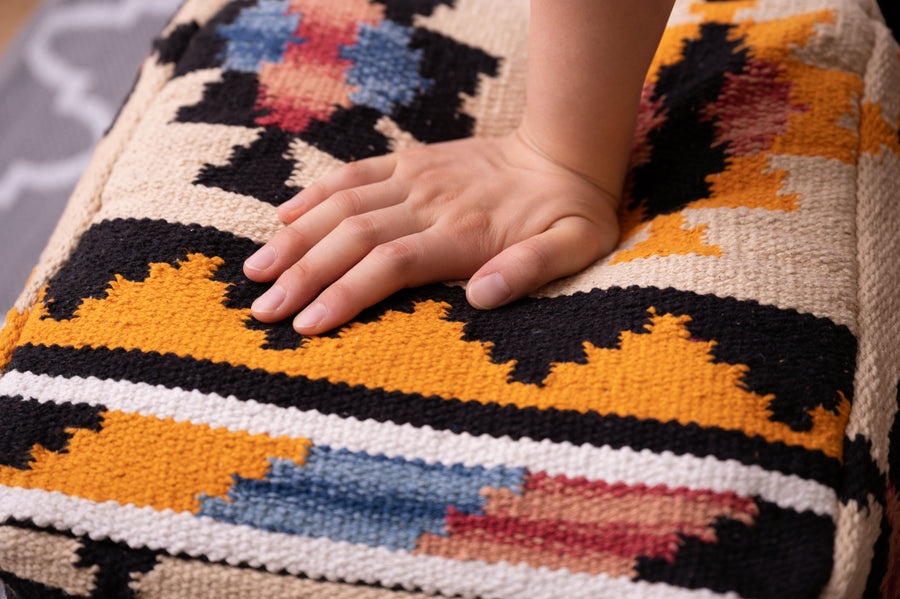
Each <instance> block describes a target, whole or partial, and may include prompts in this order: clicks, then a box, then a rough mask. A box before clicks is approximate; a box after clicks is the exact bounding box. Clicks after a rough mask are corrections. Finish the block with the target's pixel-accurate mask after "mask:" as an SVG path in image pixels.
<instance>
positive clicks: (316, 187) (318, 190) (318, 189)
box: [307, 179, 328, 198]
mask: <svg viewBox="0 0 900 599" xmlns="http://www.w3.org/2000/svg"><path fill="white" fill-rule="evenodd" d="M307 189H309V190H310V191H312V192H313V193H315V194H316V195H318V196H319V197H320V198H327V197H328V186H327V185H325V182H324V181H322V179H317V180H315V181H313V182H312V183H310V184H309V187H307Z"/></svg>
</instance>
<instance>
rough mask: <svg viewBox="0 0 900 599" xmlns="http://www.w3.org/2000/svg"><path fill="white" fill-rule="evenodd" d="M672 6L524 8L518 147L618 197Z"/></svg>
mask: <svg viewBox="0 0 900 599" xmlns="http://www.w3.org/2000/svg"><path fill="white" fill-rule="evenodd" d="M673 3H674V0H532V2H531V24H530V31H529V49H528V87H527V99H526V111H525V119H524V121H523V123H522V126H521V127H520V132H521V133H522V135H523V137H525V138H526V141H527V142H528V143H530V144H532V145H534V146H536V147H537V149H539V150H540V151H542V152H543V153H545V154H547V155H548V156H549V157H550V158H552V159H553V160H555V161H557V162H559V163H561V164H563V165H565V166H566V167H568V168H570V169H571V170H573V171H576V172H577V173H579V174H581V175H583V176H585V177H586V178H588V179H590V180H591V181H592V182H594V183H595V184H596V185H597V186H599V187H600V188H601V189H603V190H604V191H606V192H607V193H609V194H612V195H613V196H616V197H618V196H619V195H620V193H621V188H622V184H623V181H624V177H625V173H626V169H627V167H628V157H629V153H630V150H631V140H632V136H633V132H634V124H635V119H636V118H637V110H638V104H639V100H640V93H641V87H642V85H643V81H644V77H645V75H646V72H647V68H648V67H649V65H650V61H651V59H652V58H653V54H654V52H655V51H656V48H657V45H658V44H659V39H660V37H661V36H662V32H663V29H664V28H665V24H666V21H667V19H668V16H669V12H670V11H671V9H672V4H673Z"/></svg>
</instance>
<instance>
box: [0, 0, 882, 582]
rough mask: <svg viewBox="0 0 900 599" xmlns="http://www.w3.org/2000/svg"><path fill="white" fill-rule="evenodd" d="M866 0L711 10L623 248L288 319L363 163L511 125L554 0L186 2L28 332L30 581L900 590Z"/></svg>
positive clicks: (101, 151)
mask: <svg viewBox="0 0 900 599" xmlns="http://www.w3.org/2000/svg"><path fill="white" fill-rule="evenodd" d="M865 7H866V5H865V4H864V3H862V2H860V3H857V2H856V1H855V0H821V1H820V2H816V3H815V4H814V5H798V4H788V3H781V2H773V1H770V0H732V1H726V2H695V1H692V0H684V1H681V2H678V3H677V4H676V6H675V9H674V12H673V14H672V17H671V19H670V22H669V25H668V27H667V29H666V32H665V34H664V36H663V40H662V42H661V44H660V47H659V49H658V51H657V54H656V56H655V58H654V61H653V65H652V67H651V69H650V72H649V74H648V76H647V79H646V82H645V86H644V92H643V95H642V98H641V108H640V115H639V120H638V125H637V128H636V132H635V138H634V145H633V152H632V164H631V169H630V174H629V177H628V180H627V183H626V188H625V193H624V198H623V201H622V202H621V206H620V211H619V218H620V224H621V228H622V231H623V234H622V238H621V240H620V243H619V245H618V246H617V247H616V249H615V250H614V251H613V253H612V254H610V255H609V256H607V257H606V258H603V259H601V260H599V261H598V262H596V263H595V264H593V265H591V266H589V267H588V268H586V269H585V270H583V271H582V272H580V273H577V274H575V275H572V276H570V277H567V278H565V279H562V280H560V281H556V282H554V283H551V284H549V285H547V286H546V287H544V288H542V289H540V290H539V291H537V292H536V293H534V294H532V295H531V296H529V297H526V298H523V299H521V300H518V301H516V302H514V303H512V304H510V305H508V306H505V307H503V308H500V309H497V310H491V311H479V310H475V309H474V308H472V307H471V306H470V305H469V304H468V303H467V302H466V300H465V292H464V289H463V288H462V287H461V286H460V284H459V283H452V282H448V283H441V284H432V285H427V286H423V287H418V288H413V289H406V290H403V291H401V292H398V293H396V294H394V295H393V296H391V297H389V298H387V299H385V300H384V301H382V302H380V303H379V304H377V305H375V306H373V307H372V308H370V309H367V310H366V311H364V312H363V313H361V314H360V315H359V316H358V317H357V318H356V319H354V320H353V321H352V322H350V323H348V324H346V325H344V326H342V327H340V328H338V329H336V330H334V331H331V332H329V333H327V334H323V335H319V336H315V337H305V336H300V335H297V334H296V333H294V331H293V330H292V328H291V326H290V323H289V322H280V323H273V324H267V323H260V322H257V321H255V320H253V318H252V317H251V315H250V305H251V303H252V301H253V299H255V298H256V297H258V295H259V294H260V293H261V291H262V290H263V289H264V286H262V285H260V284H257V283H253V282H251V281H249V280H247V279H246V278H245V277H244V276H243V274H242V270H241V266H242V263H243V261H244V260H245V259H246V257H247V256H249V255H251V254H252V253H253V252H254V251H256V249H258V248H259V247H260V246H261V245H262V244H263V243H265V242H266V241H267V240H268V239H269V238H270V237H271V236H272V235H273V234H274V233H275V232H276V231H277V230H278V228H279V226H280V225H279V222H278V220H277V218H276V216H275V208H276V206H278V205H279V204H280V203H282V202H283V201H285V200H287V199H288V198H290V197H291V196H292V195H293V194H294V193H296V192H297V191H298V190H300V189H302V188H303V187H305V186H306V185H308V184H309V183H310V182H312V181H314V180H315V179H316V178H317V177H319V176H321V175H322V174H323V173H325V172H328V171H329V170H330V169H331V168H334V167H335V166H338V165H340V164H343V163H345V162H348V161H352V160H356V159H359V158H363V157H366V156H374V155H379V154H383V153H386V152H390V151H392V150H396V149H401V148H404V147H408V146H411V145H415V144H419V143H430V142H436V141H442V140H449V139H455V138H460V137H465V136H469V135H481V134H487V133H491V134H498V133H503V132H505V131H507V130H508V129H509V127H510V126H515V124H516V122H517V119H518V116H519V115H521V111H522V100H523V98H522V90H523V83H524V73H525V70H524V65H525V62H524V61H525V55H524V53H523V52H522V48H523V47H524V41H525V39H526V36H527V18H528V6H527V3H525V2H518V1H517V2H503V3H492V2H486V1H484V0H421V1H399V0H373V1H371V2H370V1H367V0H341V1H339V2H334V1H328V2H326V1H325V0H188V1H187V2H186V3H185V5H184V6H183V7H182V9H181V11H180V12H179V13H178V14H177V15H176V16H175V17H174V18H173V21H172V22H171V23H170V25H169V26H168V27H167V28H166V30H165V31H164V32H163V34H162V35H161V36H160V37H159V39H158V40H157V41H156V42H155V43H154V46H153V51H152V53H151V54H150V55H149V56H148V58H147V59H146V60H145V62H144V64H143V65H142V68H141V71H140V74H139V77H138V80H137V82H136V84H135V88H134V90H133V92H132V93H131V95H130V97H129V98H128V100H127V101H126V103H125V104H124V106H123V108H122V110H121V112H120V114H119V116H118V117H117V119H116V121H115V123H114V124H113V126H112V127H111V129H110V130H109V132H108V133H107V135H106V136H105V137H104V138H103V139H102V140H101V141H100V142H99V144H98V146H97V149H96V152H95V155H94V158H93V160H92V163H91V165H90V166H89V167H88V170H87V171H86V173H85V175H84V177H83V178H82V182H81V183H80V184H79V187H78V188H77V189H76V191H75V192H74V194H73V196H72V199H71V201H70V205H69V208H68V212H67V215H66V216H65V217H64V218H63V219H62V221H61V222H60V225H59V227H58V229H57V232H56V233H55V235H54V238H53V239H52V240H51V243H50V246H49V247H48V249H47V252H46V254H45V259H44V261H42V263H41V264H40V265H39V266H38V268H37V269H36V271H35V273H34V275H33V277H32V280H31V282H30V283H29V285H28V287H27V288H26V289H25V291H24V292H23V294H22V296H21V297H20V300H19V302H18V304H17V305H16V307H15V308H14V309H13V310H11V311H10V313H9V315H8V316H7V319H6V325H5V327H4V328H3V330H2V333H0V373H2V374H0V577H2V579H3V580H4V582H5V583H6V584H7V585H9V586H10V587H11V588H12V589H14V590H15V592H17V593H18V594H19V595H21V596H23V597H29V596H36V597H135V598H137V597H140V598H145V597H151V598H152V597H166V598H178V597H223V596H235V597H236V596H247V595H249V596H256V595H260V596H267V597H297V596H303V597H337V598H344V597H346V598H351V597H353V598H359V597H367V598H368V597H371V598H387V597H425V596H442V597H454V596H461V597H509V598H519V597H541V598H550V597H815V596H823V597H873V598H877V597H882V596H884V597H890V596H896V595H898V594H900V570H898V569H897V566H896V564H897V563H900V562H898V557H900V534H898V533H900V500H898V492H897V489H898V488H900V474H898V473H900V452H898V449H900V417H898V411H900V347H898V346H897V344H896V341H895V340H896V339H897V338H898V337H900V321H898V319H897V318H896V314H898V313H900V297H898V296H897V294H896V293H895V292H894V291H892V290H895V289H896V285H897V284H898V282H900V271H898V268H900V267H898V265H900V260H898V258H900V240H898V239H897V236H896V235H895V234H894V233H895V232H896V230H897V227H898V226H900V205H898V204H897V203H896V202H892V201H890V199H891V193H892V191H891V190H892V188H893V187H892V186H893V184H894V183H895V182H896V181H900V137H898V132H897V131H898V120H900V52H898V47H897V44H896V42H895V41H894V39H893V38H892V37H891V35H890V32H889V31H888V30H887V28H886V27H885V26H884V25H883V23H881V22H880V21H879V19H878V17H877V15H874V16H873V14H872V13H871V12H868V11H867V9H866V8H865Z"/></svg>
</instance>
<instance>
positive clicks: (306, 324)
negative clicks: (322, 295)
mask: <svg viewBox="0 0 900 599" xmlns="http://www.w3.org/2000/svg"><path fill="white" fill-rule="evenodd" d="M327 313H328V311H327V310H326V309H325V306H323V305H322V304H320V303H319V302H314V303H312V304H310V305H308V306H307V307H306V310H304V311H303V312H301V313H300V314H298V315H297V318H295V319H294V328H295V329H311V328H313V327H314V326H316V325H317V324H319V323H320V322H322V319H323V318H325V314H327Z"/></svg>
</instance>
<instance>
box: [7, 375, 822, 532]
mask: <svg viewBox="0 0 900 599" xmlns="http://www.w3.org/2000/svg"><path fill="white" fill-rule="evenodd" d="M0 395H10V396H15V395H23V396H26V397H29V398H32V399H35V400H37V401H41V402H48V401H52V402H57V403H62V402H65V401H71V402H81V403H88V404H94V405H97V404H103V405H104V406H106V407H107V408H108V409H110V410H118V411H121V412H126V413H136V414H141V415H144V416H155V417H158V418H172V419H174V420H175V421H178V422H181V421H189V422H193V423H195V424H208V425H209V426H211V427H213V428H219V427H224V428H227V429H228V430H231V431H234V432H238V431H246V432H249V433H251V434H260V433H265V434H268V435H270V436H273V437H277V436H282V435H284V436H288V437H293V438H301V437H302V438H306V439H309V440H310V441H312V442H313V443H315V444H316V445H329V446H332V447H334V448H345V449H348V450H350V451H364V452H366V453H369V454H372V455H377V454H384V455H386V456H387V457H402V458H405V459H408V460H413V459H421V460H424V461H425V462H427V463H443V464H447V465H452V464H457V463H460V464H463V465H465V466H478V465H480V466H484V467H486V468H491V467H494V466H501V465H502V466H505V467H512V468H516V467H522V468H527V469H528V470H529V471H531V472H546V473H547V474H549V475H550V476H557V475H560V474H563V475H566V476H568V477H570V478H577V477H581V476H583V477H585V478H587V479H589V480H603V481H606V482H609V483H617V482H621V483H625V484H628V485H636V484H645V485H648V486H655V485H665V486H667V487H669V488H679V487H687V488H690V489H710V490H712V491H715V492H726V491H732V492H734V493H737V494H738V495H742V496H746V497H749V496H760V497H762V499H764V500H765V501H768V502H771V503H774V504H777V505H778V506H780V507H782V508H790V509H794V510H797V511H801V512H802V511H806V510H809V511H812V512H814V513H816V514H819V515H823V516H831V517H834V515H835V513H836V510H837V504H838V498H837V495H836V493H835V492H834V490H833V489H831V488H830V487H827V486H825V485H823V484H821V483H819V482H817V481H813V480H807V479H804V478H801V477H799V476H796V475H793V474H783V473H781V472H773V471H770V470H766V469H764V468H762V467H760V466H756V465H750V466H748V465H745V464H741V463H740V462H738V461H737V460H721V459H718V458H715V457H713V456H705V457H697V456H693V455H675V454H674V453H672V452H669V451H665V452H662V453H654V452H652V451H650V450H648V449H644V450H641V451H636V450H634V449H631V448H628V447H623V448H620V449H613V448H611V447H609V446H604V447H595V446H593V445H588V444H585V445H581V446H575V445H573V444H571V443H569V442H562V443H554V442H552V441H549V440H546V439H545V440H542V441H535V440H532V439H527V438H523V439H519V440H513V439H510V438H509V437H506V436H504V437H502V438H499V439H498V438H495V437H491V436H490V435H481V436H478V437H475V436H473V435H470V434H468V433H453V432H450V431H446V430H435V429H433V428H431V427H429V426H422V427H415V426H412V425H410V424H402V425H401V424H394V423H386V422H376V421H374V420H366V421H359V420H357V419H355V418H341V417H339V416H336V415H333V414H331V415H325V414H321V413H319V412H316V411H300V410H298V409H296V408H281V407H277V406H273V405H270V404H264V403H260V402H257V401H254V400H248V401H243V400H240V399H237V398H236V397H234V396H228V397H222V396H220V395H216V394H214V393H210V394H204V393H201V392H199V391H197V390H191V391H184V390H182V389H179V388H175V389H169V388H167V387H164V386H162V385H157V386H153V385H148V384H146V383H132V382H128V381H114V380H101V379H98V378H95V377H89V378H86V379H85V378H78V377H73V378H65V377H51V376H47V375H36V374H32V373H27V372H19V371H9V372H7V373H6V374H5V375H4V376H3V377H2V378H0Z"/></svg>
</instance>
